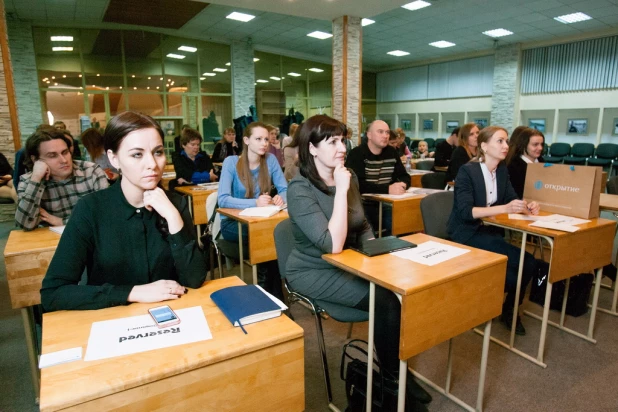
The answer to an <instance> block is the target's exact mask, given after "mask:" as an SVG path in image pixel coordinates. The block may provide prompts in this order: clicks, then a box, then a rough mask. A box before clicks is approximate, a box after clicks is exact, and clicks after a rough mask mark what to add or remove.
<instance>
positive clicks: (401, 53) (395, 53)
mask: <svg viewBox="0 0 618 412" xmlns="http://www.w3.org/2000/svg"><path fill="white" fill-rule="evenodd" d="M386 54H390V55H391V56H397V57H401V56H407V55H408V54H410V53H408V52H406V51H403V50H393V51H389V52H387V53H386Z"/></svg>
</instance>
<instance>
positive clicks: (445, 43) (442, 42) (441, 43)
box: [429, 40, 455, 49]
mask: <svg viewBox="0 0 618 412" xmlns="http://www.w3.org/2000/svg"><path fill="white" fill-rule="evenodd" d="M429 45H430V46H433V47H437V48H439V49H444V48H446V47H453V46H455V43H451V42H450V41H446V40H440V41H434V42H433V43H429Z"/></svg>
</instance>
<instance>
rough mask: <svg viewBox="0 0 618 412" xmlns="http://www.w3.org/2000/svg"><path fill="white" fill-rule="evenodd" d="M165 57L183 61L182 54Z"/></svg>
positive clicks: (171, 54) (169, 54) (170, 54)
mask: <svg viewBox="0 0 618 412" xmlns="http://www.w3.org/2000/svg"><path fill="white" fill-rule="evenodd" d="M167 57H171V58H172V59H184V58H185V56H183V55H182V54H175V53H168V54H167Z"/></svg>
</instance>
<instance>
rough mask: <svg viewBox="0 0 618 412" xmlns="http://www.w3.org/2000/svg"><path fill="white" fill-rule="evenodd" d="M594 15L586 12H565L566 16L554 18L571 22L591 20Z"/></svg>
mask: <svg viewBox="0 0 618 412" xmlns="http://www.w3.org/2000/svg"><path fill="white" fill-rule="evenodd" d="M590 19H592V17H590V16H588V15H587V14H584V13H579V12H578V13H571V14H565V15H564V16H558V17H554V20H556V21H559V22H560V23H564V24H570V23H579V22H580V21H586V20H590Z"/></svg>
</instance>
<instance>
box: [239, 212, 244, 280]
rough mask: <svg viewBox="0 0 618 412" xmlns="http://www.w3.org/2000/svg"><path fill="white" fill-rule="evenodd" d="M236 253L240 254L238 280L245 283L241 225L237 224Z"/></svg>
mask: <svg viewBox="0 0 618 412" xmlns="http://www.w3.org/2000/svg"><path fill="white" fill-rule="evenodd" d="M238 253H239V254H240V278H241V279H242V281H243V282H244V281H245V268H244V266H245V259H244V255H243V250H242V223H240V222H238Z"/></svg>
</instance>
